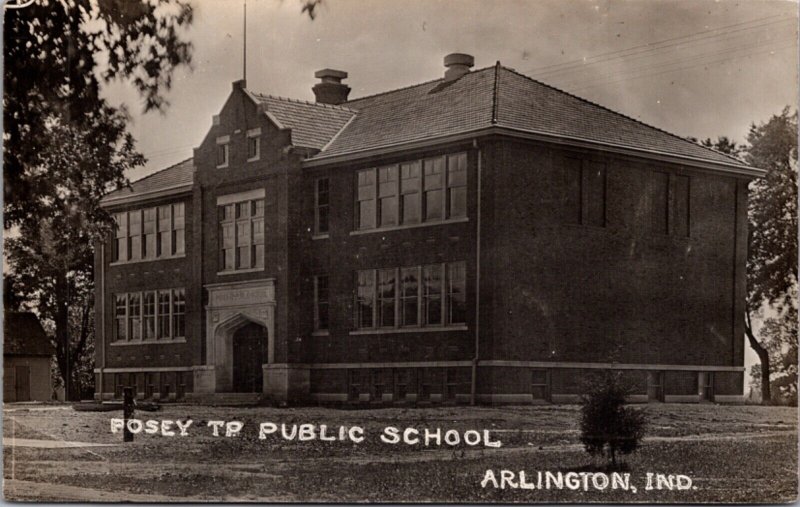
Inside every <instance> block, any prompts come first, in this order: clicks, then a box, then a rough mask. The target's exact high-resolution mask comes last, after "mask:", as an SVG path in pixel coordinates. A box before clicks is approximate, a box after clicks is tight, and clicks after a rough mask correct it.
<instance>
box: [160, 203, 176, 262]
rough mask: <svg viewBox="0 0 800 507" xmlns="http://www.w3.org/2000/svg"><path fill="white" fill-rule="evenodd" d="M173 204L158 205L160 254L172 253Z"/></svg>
mask: <svg viewBox="0 0 800 507" xmlns="http://www.w3.org/2000/svg"><path fill="white" fill-rule="evenodd" d="M172 232H173V231H172V206H170V205H166V206H159V207H158V255H171V254H172Z"/></svg>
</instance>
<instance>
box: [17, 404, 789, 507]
mask: <svg viewBox="0 0 800 507" xmlns="http://www.w3.org/2000/svg"><path fill="white" fill-rule="evenodd" d="M641 408H642V409H643V410H645V411H646V412H647V414H648V428H649V429H648V432H647V437H646V439H645V442H644V444H643V447H642V449H641V450H640V451H639V452H637V453H636V454H634V455H633V456H631V457H628V458H627V460H626V461H627V465H628V468H629V472H630V474H631V479H630V481H631V483H632V484H635V485H636V486H637V492H636V493H634V492H633V491H631V490H628V491H623V490H611V489H608V490H595V489H592V488H589V490H588V491H583V490H582V489H579V490H570V489H566V488H565V489H555V488H554V489H511V488H506V489H498V488H494V487H487V488H482V487H481V480H482V479H483V478H484V476H485V473H486V471H487V469H491V470H493V471H495V473H496V474H498V477H499V474H500V470H510V471H514V472H515V473H517V472H519V471H521V470H523V471H525V472H526V474H527V475H528V476H529V477H530V476H532V475H533V474H535V473H536V472H537V471H551V472H558V471H561V472H564V473H566V472H581V471H585V470H591V469H593V468H592V467H593V466H594V465H597V464H598V462H597V461H596V460H593V459H592V458H590V457H589V456H588V455H587V454H586V453H585V452H584V451H583V450H582V449H581V447H580V445H579V440H578V428H577V420H578V407H577V406H508V407H478V408H472V407H442V408H418V409H417V408H408V409H403V408H391V409H376V410H363V411H361V410H359V411H356V410H336V409H329V408H288V409H277V408H234V407H228V408H226V407H199V406H185V405H184V406H181V405H173V406H165V407H164V408H163V409H162V410H161V411H159V412H139V413H137V415H136V417H138V418H141V419H143V420H146V419H158V420H164V419H170V420H175V419H179V420H184V421H185V420H187V419H191V420H192V421H193V423H192V426H191V427H190V428H189V430H188V432H189V435H188V436H185V437H180V436H173V437H166V436H162V435H159V434H157V435H146V434H144V433H142V434H139V435H137V436H136V438H135V441H134V442H133V443H128V444H124V445H123V444H122V443H121V441H122V436H121V434H120V433H117V434H112V433H111V431H110V418H112V417H121V413H119V414H118V413H115V412H100V413H92V412H76V411H74V410H72V409H70V408H60V407H58V408H57V407H54V408H52V409H49V410H33V409H30V408H26V407H25V406H22V405H7V406H6V407H5V410H4V424H3V436H4V438H6V439H8V438H20V439H21V438H26V439H38V440H56V441H58V440H65V441H79V442H93V443H110V444H119V445H114V446H108V447H85V448H58V449H53V448H32V447H21V446H5V447H4V455H3V458H4V465H5V468H4V476H5V478H6V479H10V480H7V481H6V487H5V493H6V498H7V499H23V500H24V499H38V500H93V499H94V500H105V501H108V500H114V499H119V500H121V499H126V498H130V499H133V500H137V501H154V500H161V501H186V500H192V501H203V500H209V501H224V500H234V501H283V502H287V501H289V502H292V501H295V502H313V501H338V502H362V501H383V502H409V501H410V502H454V501H455V502H504V503H506V502H527V503H531V502H584V501H588V502H670V503H698V502H738V503H745V502H768V503H776V502H791V501H794V500H795V499H796V498H797V479H798V476H797V410H796V409H795V408H784V407H756V406H738V407H737V406H719V405H673V404H657V405H646V406H642V407H641ZM211 420H225V421H233V420H236V421H240V422H243V423H244V427H243V429H242V431H241V433H240V434H239V435H238V436H235V437H231V438H226V437H224V436H219V437H214V436H213V435H212V432H211V429H210V428H209V427H208V426H207V423H208V421H211ZM261 422H274V423H277V424H278V425H280V424H281V423H285V424H289V425H291V424H303V423H311V424H316V425H321V424H325V425H327V426H328V428H329V432H331V430H333V431H334V432H335V430H336V429H337V428H338V427H339V426H345V427H348V428H349V427H352V426H359V427H362V428H363V429H364V440H363V441H362V442H360V443H354V442H352V441H349V440H344V441H334V442H321V441H320V440H318V439H315V440H311V441H298V440H297V439H295V440H293V441H287V440H284V439H283V438H281V437H280V436H277V435H275V434H272V435H269V436H267V438H266V439H259V438H258V436H259V435H258V429H259V423H261ZM386 426H393V427H397V428H400V429H401V430H402V429H403V428H406V427H413V428H416V429H419V430H422V429H423V428H429V429H431V430H433V429H435V428H441V429H442V430H443V431H445V430H447V429H455V430H458V431H459V432H460V434H461V435H462V437H463V434H464V431H466V430H479V431H483V430H490V436H491V439H492V440H499V441H501V442H502V447H500V448H491V447H479V446H476V447H470V446H467V445H465V444H463V443H462V444H460V445H458V446H456V447H450V446H447V445H442V446H434V445H431V446H428V447H425V446H424V445H406V444H402V443H401V444H396V445H390V444H387V443H384V442H382V441H381V440H380V438H379V436H380V435H381V433H382V431H383V429H384V428H385V427H386ZM648 472H653V473H664V474H683V475H686V476H688V477H690V478H691V480H692V483H693V488H692V489H689V490H675V489H673V490H663V489H662V490H651V491H645V488H644V485H645V474H646V473H648ZM53 485H56V486H53ZM108 495H111V496H108Z"/></svg>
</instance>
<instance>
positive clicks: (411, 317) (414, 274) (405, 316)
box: [400, 267, 419, 326]
mask: <svg viewBox="0 0 800 507" xmlns="http://www.w3.org/2000/svg"><path fill="white" fill-rule="evenodd" d="M400 279H401V282H402V284H403V285H402V289H401V291H402V292H401V294H400V299H401V303H400V306H401V308H402V315H401V320H402V323H401V324H402V325H403V326H417V325H419V268H418V267H413V268H402V269H401V270H400Z"/></svg>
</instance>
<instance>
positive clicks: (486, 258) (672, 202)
mask: <svg viewBox="0 0 800 507" xmlns="http://www.w3.org/2000/svg"><path fill="white" fill-rule="evenodd" d="M445 67H446V71H444V72H443V75H442V76H440V77H438V78H437V79H434V80H432V81H428V82H425V83H421V84H417V85H413V86H408V87H405V88H400V89H396V90H392V91H388V92H385V93H379V94H376V95H371V96H367V97H361V98H355V99H350V98H349V92H350V88H349V87H348V86H347V85H346V84H345V83H343V80H344V79H345V78H346V77H347V73H345V72H342V71H337V70H331V69H325V70H321V71H318V72H317V73H316V74H315V75H316V77H317V78H319V79H320V81H319V83H318V84H316V85H315V86H314V89H313V90H314V93H315V95H316V102H305V101H301V100H293V99H287V98H280V97H274V96H271V95H264V94H261V93H257V92H255V91H252V90H250V89H248V88H247V86H246V83H245V82H244V81H237V82H235V83H233V88H232V91H231V93H230V95H229V97H228V99H227V101H226V102H225V103H224V104H223V105H222V107H221V109H220V111H219V114H218V115H215V116H214V117H213V119H209V120H210V128H209V130H208V133H207V135H206V137H205V138H204V139H203V140H202V141H201V142H200V144H199V145H198V147H197V148H195V150H194V156H193V157H192V158H191V159H189V160H186V161H184V162H181V163H179V164H176V165H174V166H171V167H168V168H165V169H163V170H161V171H158V172H156V173H154V174H152V175H150V176H147V177H145V178H143V179H141V180H139V181H136V182H134V183H133V184H132V185H131V187H130V188H127V189H123V190H119V191H115V192H112V193H110V194H109V195H107V196H106V197H105V198H104V200H103V206H104V207H105V208H106V209H107V210H108V211H109V212H110V213H111V214H113V216H114V218H115V220H116V223H117V228H116V231H115V233H114V234H113V235H112V236H111V237H109V238H108V241H106V242H105V243H104V244H102V245H98V248H97V254H96V269H95V273H96V274H95V277H96V290H97V297H96V305H97V307H96V312H97V313H96V315H97V320H96V322H97V345H96V355H97V358H96V365H97V369H96V374H97V379H96V386H97V392H98V397H102V399H110V398H114V397H119V396H120V395H121V392H122V388H123V387H126V386H133V387H135V391H136V392H137V394H138V396H139V397H140V398H150V399H161V400H171V399H194V400H197V401H199V402H202V401H206V400H219V399H223V400H224V399H228V400H235V399H245V400H250V399H253V400H255V399H257V398H261V397H263V398H269V399H272V400H276V401H288V402H291V403H317V402H333V403H358V404H403V403H412V404H414V403H416V404H422V403H434V404H435V403H454V404H456V403H470V402H476V403H546V402H556V403H557V402H572V401H575V400H577V398H578V396H579V394H580V393H581V392H582V390H583V389H585V387H586V385H587V382H592V379H593V378H594V374H595V373H597V372H599V371H604V370H615V371H620V372H621V374H622V376H623V377H624V378H626V379H627V380H628V381H629V382H630V384H631V385H632V386H633V395H632V398H631V399H632V400H633V401H649V400H650V401H667V402H670V401H679V402H699V401H702V400H713V401H718V402H733V401H739V400H741V399H742V393H743V376H744V366H743V364H744V350H743V347H744V340H743V336H744V329H743V327H744V322H743V318H744V302H745V264H746V255H747V185H748V182H749V181H750V180H751V179H752V178H754V177H758V176H760V175H761V174H762V172H761V171H760V170H758V169H755V168H751V167H748V166H746V165H745V164H743V163H742V162H740V161H739V160H737V159H734V158H731V157H728V156H726V155H724V154H721V153H719V152H716V151H714V150H711V149H708V148H705V147H703V146H700V145H698V144H695V143H692V142H690V141H688V140H686V139H683V138H680V137H678V136H675V135H672V134H669V133H667V132H664V131H662V130H659V129H657V128H654V127H651V126H649V125H646V124H643V123H641V122H639V121H637V120H634V119H632V118H629V117H626V116H624V115H622V114H619V113H616V112H614V111H611V110H609V109H606V108H604V107H602V106H600V105H597V104H594V103H592V102H589V101H587V100H584V99H581V98H579V97H576V96H574V95H570V94H568V93H565V92H563V91H560V90H557V89H555V88H552V87H550V86H547V85H545V84H543V83H541V82H538V81H536V80H534V79H531V78H529V77H527V76H525V75H522V74H520V73H518V72H516V71H514V70H513V69H510V68H507V67H504V66H502V65H500V63H499V62H498V63H497V64H496V65H493V66H490V67H487V68H482V69H478V70H473V69H472V67H473V58H472V57H471V56H469V55H463V54H451V55H448V56H447V57H445Z"/></svg>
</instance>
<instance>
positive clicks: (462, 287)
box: [447, 262, 467, 324]
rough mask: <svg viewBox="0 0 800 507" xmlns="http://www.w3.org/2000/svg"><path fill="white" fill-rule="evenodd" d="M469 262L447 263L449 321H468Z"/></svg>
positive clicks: (458, 322) (449, 322) (454, 322)
mask: <svg viewBox="0 0 800 507" xmlns="http://www.w3.org/2000/svg"><path fill="white" fill-rule="evenodd" d="M466 289H467V264H466V263H465V262H454V263H452V264H448V265H447V304H448V306H447V323H448V324H464V323H466V322H467V295H466Z"/></svg>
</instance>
